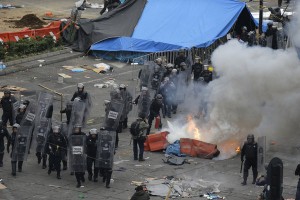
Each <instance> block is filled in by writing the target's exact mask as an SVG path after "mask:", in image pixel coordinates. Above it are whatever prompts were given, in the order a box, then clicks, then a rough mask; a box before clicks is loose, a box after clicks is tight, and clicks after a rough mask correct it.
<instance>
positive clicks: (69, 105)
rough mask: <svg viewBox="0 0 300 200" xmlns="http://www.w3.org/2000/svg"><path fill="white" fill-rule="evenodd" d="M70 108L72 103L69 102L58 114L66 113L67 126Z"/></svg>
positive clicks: (70, 112)
mask: <svg viewBox="0 0 300 200" xmlns="http://www.w3.org/2000/svg"><path fill="white" fill-rule="evenodd" d="M72 107H73V103H72V101H69V102H67V105H66V108H65V109H63V110H61V111H60V113H66V117H67V124H69V123H70V119H71V114H72Z"/></svg>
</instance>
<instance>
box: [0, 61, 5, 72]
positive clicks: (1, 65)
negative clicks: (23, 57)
mask: <svg viewBox="0 0 300 200" xmlns="http://www.w3.org/2000/svg"><path fill="white" fill-rule="evenodd" d="M5 68H6V65H4V64H3V63H2V62H0V71H2V70H3V69H5Z"/></svg>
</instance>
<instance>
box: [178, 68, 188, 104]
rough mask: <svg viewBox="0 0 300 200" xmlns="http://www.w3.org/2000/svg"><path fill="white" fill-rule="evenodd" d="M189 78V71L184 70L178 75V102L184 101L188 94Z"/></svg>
mask: <svg viewBox="0 0 300 200" xmlns="http://www.w3.org/2000/svg"><path fill="white" fill-rule="evenodd" d="M187 80H188V72H187V71H182V72H180V73H179V74H178V76H177V88H176V97H175V98H176V100H177V103H182V102H183V101H184V98H185V95H186V88H187Z"/></svg>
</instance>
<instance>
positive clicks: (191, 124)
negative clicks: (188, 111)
mask: <svg viewBox="0 0 300 200" xmlns="http://www.w3.org/2000/svg"><path fill="white" fill-rule="evenodd" d="M186 129H187V132H188V133H189V134H192V135H193V137H194V139H195V140H200V139H201V133H200V130H199V128H198V127H197V125H196V123H195V121H194V120H193V117H192V116H191V115H188V116H187V128H186Z"/></svg>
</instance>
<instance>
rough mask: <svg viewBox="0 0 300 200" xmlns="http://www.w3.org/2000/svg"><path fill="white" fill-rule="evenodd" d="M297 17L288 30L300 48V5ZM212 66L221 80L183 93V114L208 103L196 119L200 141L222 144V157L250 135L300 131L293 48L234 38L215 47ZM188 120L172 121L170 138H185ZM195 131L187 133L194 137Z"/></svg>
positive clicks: (299, 65)
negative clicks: (274, 47) (203, 114)
mask: <svg viewBox="0 0 300 200" xmlns="http://www.w3.org/2000/svg"><path fill="white" fill-rule="evenodd" d="M296 15H297V16H296V19H294V20H293V21H292V23H291V25H290V26H289V29H290V33H291V35H293V38H292V41H294V42H295V44H298V45H299V47H300V29H299V27H300V20H299V19H300V10H299V7H298V12H297V14H296ZM212 64H213V66H214V67H215V70H216V71H217V73H218V75H219V78H217V79H215V80H214V81H212V82H210V83H209V84H208V85H207V86H195V85H190V86H189V87H188V88H187V89H185V91H182V92H185V93H186V100H185V102H184V103H183V105H180V108H181V109H182V110H184V111H185V112H186V113H184V114H183V115H186V114H187V113H189V114H193V115H197V112H198V111H199V108H201V105H203V102H204V104H205V103H207V104H206V105H207V109H208V110H207V113H208V114H207V116H206V118H205V119H203V118H202V119H201V118H200V119H194V121H196V123H197V126H198V127H199V128H200V133H201V140H203V141H205V142H210V143H214V144H218V148H219V150H220V151H221V155H220V159H226V158H229V157H232V156H233V155H235V154H236V152H235V150H234V148H233V147H232V148H228V147H229V146H235V145H241V144H242V142H243V141H244V140H245V139H246V136H247V134H249V133H253V134H254V135H255V136H256V137H258V136H267V140H269V141H270V140H275V141H276V140H277V142H278V141H279V142H278V143H280V141H281V142H282V143H284V142H285V140H283V139H287V138H293V137H295V136H297V134H299V128H300V123H299V119H300V106H299V105H300V81H299V77H300V62H299V59H298V57H297V53H296V51H295V49H294V48H290V49H287V50H272V49H270V48H263V47H259V46H257V47H247V46H246V45H244V44H241V43H239V42H238V41H237V40H231V41H230V42H228V43H226V44H225V45H222V46H220V47H218V48H217V49H216V50H215V51H214V53H213V55H212ZM195 91H196V93H198V95H196V96H195ZM183 124H185V122H184V120H182V117H181V120H176V121H174V122H171V126H170V129H169V131H170V132H171V134H170V136H169V141H170V142H173V141H175V140H176V139H180V137H182V129H183V127H184V126H183ZM190 135H191V134H186V136H187V137H190V138H193V136H190Z"/></svg>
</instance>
